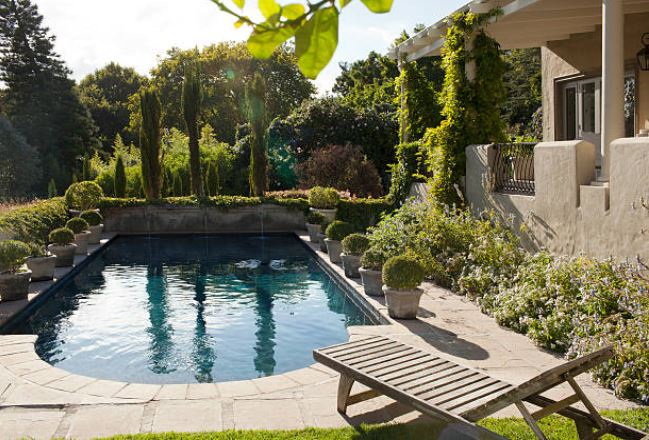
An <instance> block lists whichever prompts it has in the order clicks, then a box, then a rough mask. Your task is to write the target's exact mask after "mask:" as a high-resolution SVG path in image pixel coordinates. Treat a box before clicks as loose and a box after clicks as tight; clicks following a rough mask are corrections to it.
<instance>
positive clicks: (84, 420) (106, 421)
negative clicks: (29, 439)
mask: <svg viewBox="0 0 649 440" xmlns="http://www.w3.org/2000/svg"><path fill="white" fill-rule="evenodd" d="M143 414H144V406H143V405H98V406H92V407H85V406H81V407H77V408H75V409H74V410H73V412H72V413H69V414H68V416H67V417H66V421H67V423H68V424H69V427H68V429H67V432H66V433H65V437H66V438H73V439H76V440H85V439H92V438H97V437H107V436H110V435H115V434H137V433H139V432H140V425H141V420H142V416H143Z"/></svg>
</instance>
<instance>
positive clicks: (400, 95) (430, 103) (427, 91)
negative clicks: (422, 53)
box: [396, 63, 441, 143]
mask: <svg viewBox="0 0 649 440" xmlns="http://www.w3.org/2000/svg"><path fill="white" fill-rule="evenodd" d="M396 88H397V100H398V101H399V102H397V108H398V109H399V111H398V116H399V124H400V126H399V128H400V129H399V141H400V142H401V143H406V142H413V141H417V140H419V139H421V138H422V137H423V135H424V133H425V132H426V129H427V128H428V127H435V126H437V125H438V124H439V123H440V120H441V115H440V105H439V101H438V99H437V98H438V97H437V93H436V91H435V88H434V85H433V83H432V82H431V81H429V80H428V78H426V75H424V73H423V72H422V71H421V70H420V69H419V67H418V66H417V64H416V63H405V64H404V65H403V66H402V68H401V74H400V75H399V77H398V78H397V81H396Z"/></svg>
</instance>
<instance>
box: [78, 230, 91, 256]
mask: <svg viewBox="0 0 649 440" xmlns="http://www.w3.org/2000/svg"><path fill="white" fill-rule="evenodd" d="M89 239H90V231H83V232H81V233H80V234H74V244H76V245H77V249H76V251H75V252H76V254H77V255H86V254H87V253H88V240H89Z"/></svg>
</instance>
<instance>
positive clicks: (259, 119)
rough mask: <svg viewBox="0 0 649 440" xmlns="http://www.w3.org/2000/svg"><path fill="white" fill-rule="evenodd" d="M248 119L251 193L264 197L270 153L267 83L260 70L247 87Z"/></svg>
mask: <svg viewBox="0 0 649 440" xmlns="http://www.w3.org/2000/svg"><path fill="white" fill-rule="evenodd" d="M246 100H247V103H248V120H249V121H250V169H249V182H250V195H251V196H255V197H262V196H263V195H264V192H265V191H266V188H267V187H268V174H267V168H268V154H267V151H266V127H267V125H268V124H267V120H266V119H267V118H266V83H265V81H264V77H263V76H262V75H261V73H260V72H255V76H254V77H253V79H252V84H251V85H250V86H249V87H248V88H247V89H246Z"/></svg>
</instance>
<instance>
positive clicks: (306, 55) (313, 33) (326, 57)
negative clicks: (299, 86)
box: [212, 0, 393, 79]
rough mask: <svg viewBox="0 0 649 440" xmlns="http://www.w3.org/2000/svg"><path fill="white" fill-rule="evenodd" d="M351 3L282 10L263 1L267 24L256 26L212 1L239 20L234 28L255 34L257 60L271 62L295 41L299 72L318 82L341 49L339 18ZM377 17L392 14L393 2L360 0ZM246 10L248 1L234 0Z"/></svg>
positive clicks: (251, 42) (251, 43)
mask: <svg viewBox="0 0 649 440" xmlns="http://www.w3.org/2000/svg"><path fill="white" fill-rule="evenodd" d="M351 1H352V0H342V1H341V2H340V3H339V6H338V5H337V4H336V2H335V1H334V0H322V1H319V2H315V3H312V2H307V3H306V4H304V3H291V4H290V5H286V6H283V7H282V6H280V5H279V4H278V3H276V2H275V1H260V2H259V12H261V14H262V15H263V17H264V18H265V21H261V22H254V21H253V20H251V19H250V17H248V16H246V15H243V14H241V13H238V12H236V11H235V10H234V9H233V8H231V7H229V6H228V3H229V2H227V3H226V2H225V1H223V0H212V2H213V3H214V4H216V5H217V6H218V7H219V8H220V9H221V10H222V11H224V12H226V13H228V14H230V15H232V16H234V17H235V18H236V19H237V22H236V24H235V26H237V27H239V26H241V25H244V24H245V25H249V26H251V27H252V33H251V34H250V37H249V38H248V48H249V49H250V52H252V54H253V55H254V56H255V57H256V58H261V59H265V58H269V57H270V56H271V55H272V53H273V52H274V51H275V49H277V47H279V46H280V45H282V44H283V43H284V42H285V41H287V40H289V39H291V38H293V37H294V38H295V51H296V54H297V57H298V65H299V66H300V70H301V71H302V73H304V74H305V75H306V76H307V77H308V78H312V79H315V78H316V77H317V76H318V74H319V73H320V71H322V69H324V68H325V67H326V66H327V64H329V61H330V60H331V58H332V57H333V54H334V52H335V51H336V47H337V46H338V16H339V15H340V12H341V11H342V9H343V8H344V7H345V6H347V5H348V4H349V3H351ZM361 1H362V2H363V4H364V5H365V6H367V8H368V9H369V10H370V11H372V12H374V13H377V14H381V13H386V12H389V11H390V10H391V9H392V3H393V0H361ZM232 3H234V5H236V6H237V7H239V8H243V6H244V4H245V0H232Z"/></svg>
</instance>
